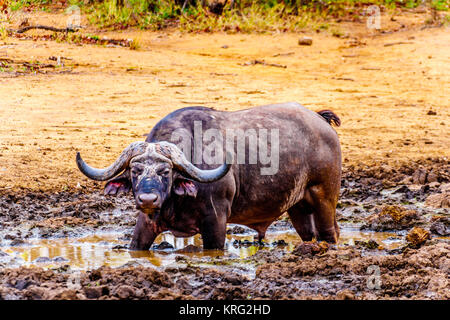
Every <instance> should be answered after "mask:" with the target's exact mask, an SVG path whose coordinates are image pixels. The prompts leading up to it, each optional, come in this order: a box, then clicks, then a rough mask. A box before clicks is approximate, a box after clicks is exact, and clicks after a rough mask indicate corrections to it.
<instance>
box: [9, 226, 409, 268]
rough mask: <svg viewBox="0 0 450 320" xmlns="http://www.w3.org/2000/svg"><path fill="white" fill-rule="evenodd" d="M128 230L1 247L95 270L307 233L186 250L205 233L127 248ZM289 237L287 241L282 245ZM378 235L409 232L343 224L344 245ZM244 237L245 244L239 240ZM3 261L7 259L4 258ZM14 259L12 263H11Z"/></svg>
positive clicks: (391, 244)
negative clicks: (152, 245)
mask: <svg viewBox="0 0 450 320" xmlns="http://www.w3.org/2000/svg"><path fill="white" fill-rule="evenodd" d="M122 236H123V233H122V232H108V233H105V232H102V233H91V234H89V235H85V236H82V237H68V238H61V239H33V240H30V241H29V242H28V243H27V244H26V245H23V246H4V247H2V248H0V250H1V251H3V252H4V253H6V254H8V257H14V259H13V260H9V261H10V262H11V263H14V264H15V265H17V264H18V265H25V266H40V267H44V268H54V267H58V266H62V265H69V266H70V267H71V268H72V269H74V270H89V269H93V268H98V267H100V266H110V267H120V266H124V265H136V264H137V265H147V266H150V265H151V266H154V267H165V266H168V265H172V264H177V263H178V262H177V259H176V257H177V256H180V255H181V256H185V257H189V258H196V259H198V260H200V261H202V260H203V261H208V260H211V259H212V258H224V259H227V258H228V259H232V260H233V261H238V263H239V261H240V260H244V259H246V258H248V257H250V256H252V255H254V254H255V253H256V252H258V251H259V250H272V249H273V248H275V247H277V248H281V249H283V250H286V251H292V250H293V249H294V247H295V245H296V244H298V243H300V242H301V239H300V238H299V236H298V235H297V233H296V232H295V230H293V229H283V230H275V231H270V232H268V233H267V234H266V238H265V242H266V245H265V246H258V245H255V244H254V243H252V242H253V240H254V239H253V237H254V235H253V233H245V234H232V235H227V240H226V244H225V247H226V249H225V250H224V251H221V250H198V251H197V250H194V251H195V252H186V251H183V249H184V248H186V247H188V246H189V247H191V248H192V246H195V247H196V248H201V247H202V240H201V237H200V236H199V235H197V236H194V237H190V238H175V237H174V236H173V235H172V234H171V233H169V232H167V233H163V234H161V235H160V236H159V237H158V238H157V239H156V241H155V243H157V244H160V243H162V242H166V243H169V244H170V245H172V246H173V248H168V249H162V250H149V251H129V250H127V249H125V247H126V246H127V245H128V243H129V240H123V239H121V237H122ZM280 240H283V241H284V242H285V244H283V245H281V246H280V245H276V242H277V243H280V242H279V241H280ZM368 240H375V241H376V242H377V243H379V244H380V245H381V246H382V247H383V248H385V249H394V248H398V247H400V246H401V245H404V236H402V235H400V234H399V233H393V232H373V231H360V230H359V228H358V227H348V226H347V227H344V228H342V230H341V237H340V242H339V246H346V245H354V244H355V241H368ZM239 241H240V244H239ZM0 262H1V261H0ZM7 264H8V263H7Z"/></svg>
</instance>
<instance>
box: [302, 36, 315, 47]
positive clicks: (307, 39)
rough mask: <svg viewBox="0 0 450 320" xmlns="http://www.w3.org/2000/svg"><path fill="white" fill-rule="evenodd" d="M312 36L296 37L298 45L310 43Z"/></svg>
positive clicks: (308, 44)
mask: <svg viewBox="0 0 450 320" xmlns="http://www.w3.org/2000/svg"><path fill="white" fill-rule="evenodd" d="M312 42H313V40H312V38H310V37H302V38H300V39H298V45H300V46H310V45H312Z"/></svg>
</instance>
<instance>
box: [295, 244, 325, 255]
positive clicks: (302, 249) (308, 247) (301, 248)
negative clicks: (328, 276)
mask: <svg viewBox="0 0 450 320" xmlns="http://www.w3.org/2000/svg"><path fill="white" fill-rule="evenodd" d="M329 248H330V246H329V244H328V243H327V242H325V241H321V242H302V243H300V244H299V245H298V246H297V247H295V249H294V250H293V251H292V253H293V254H295V255H297V256H302V255H316V254H324V253H325V252H327V251H328V249H329Z"/></svg>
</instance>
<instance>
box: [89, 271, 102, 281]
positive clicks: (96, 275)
mask: <svg viewBox="0 0 450 320" xmlns="http://www.w3.org/2000/svg"><path fill="white" fill-rule="evenodd" d="M101 278H102V271H101V270H100V269H95V270H92V271H91V273H90V274H89V279H90V280H91V281H97V280H100V279H101Z"/></svg>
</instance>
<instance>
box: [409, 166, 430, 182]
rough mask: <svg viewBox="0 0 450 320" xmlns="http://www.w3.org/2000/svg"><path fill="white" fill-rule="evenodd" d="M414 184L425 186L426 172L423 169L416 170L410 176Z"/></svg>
mask: <svg viewBox="0 0 450 320" xmlns="http://www.w3.org/2000/svg"><path fill="white" fill-rule="evenodd" d="M412 181H413V183H414V184H425V183H426V182H427V171H426V170H425V169H423V168H418V169H417V170H416V171H414V173H413V175H412Z"/></svg>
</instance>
